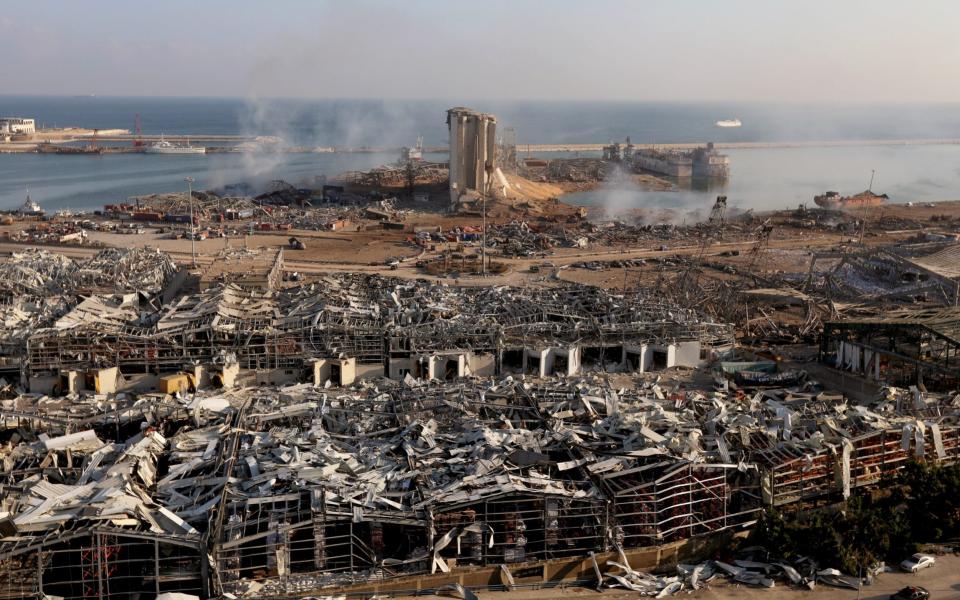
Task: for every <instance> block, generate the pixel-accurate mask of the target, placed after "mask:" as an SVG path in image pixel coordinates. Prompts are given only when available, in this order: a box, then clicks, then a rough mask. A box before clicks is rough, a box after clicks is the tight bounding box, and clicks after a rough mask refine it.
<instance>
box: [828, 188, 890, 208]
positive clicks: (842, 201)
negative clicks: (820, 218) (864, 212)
mask: <svg viewBox="0 0 960 600" xmlns="http://www.w3.org/2000/svg"><path fill="white" fill-rule="evenodd" d="M888 199H889V196H887V195H886V194H874V193H873V192H871V191H869V190H867V191H865V192H860V193H859V194H856V195H853V196H841V195H840V194H838V193H837V192H827V193H825V194H821V195H820V196H815V197H814V199H813V201H814V202H816V203H817V206H820V207H823V208H830V209H834V210H844V209H856V208H870V207H873V206H880V205H881V204H883V203H885V202H886V201H887V200H888Z"/></svg>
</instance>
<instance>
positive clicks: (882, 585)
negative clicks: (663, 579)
mask: <svg viewBox="0 0 960 600" xmlns="http://www.w3.org/2000/svg"><path fill="white" fill-rule="evenodd" d="M908 585H919V586H922V587H925V588H927V590H929V591H930V598H931V600H960V557H957V556H940V557H938V558H937V564H936V565H935V566H934V567H932V568H930V569H927V570H926V571H922V572H920V573H918V574H916V575H912V574H909V573H899V572H897V573H884V574H883V575H880V576H879V577H877V578H876V580H875V581H874V583H873V585H870V586H865V587H864V588H863V591H862V593H861V595H860V598H861V600H887V598H889V597H890V594H893V593H894V592H896V591H898V590H900V589H901V588H903V587H905V586H908ZM479 596H480V600H588V599H589V598H599V599H600V600H637V599H638V598H641V596H640V594H638V593H636V592H629V591H625V590H620V589H609V590H605V591H604V592H603V593H602V594H598V593H597V592H595V591H593V590H588V589H583V588H569V589H542V590H518V591H513V592H480V593H479ZM428 597H429V596H428ZM672 597H673V598H675V599H677V600H680V599H683V598H690V599H691V600H774V599H776V600H781V599H787V600H856V599H857V591H856V590H849V589H841V588H832V587H829V586H825V585H820V586H817V588H816V589H814V590H813V591H811V590H807V589H798V588H792V587H788V586H785V585H780V583H779V582H778V583H777V587H775V588H773V589H764V588H753V587H748V586H744V585H731V584H730V583H728V582H727V581H726V580H718V581H714V582H713V583H711V584H710V587H709V588H708V589H701V590H697V591H695V592H690V591H683V592H680V593H679V594H677V595H675V596H672ZM418 598H421V599H422V598H423V596H419V597H418Z"/></svg>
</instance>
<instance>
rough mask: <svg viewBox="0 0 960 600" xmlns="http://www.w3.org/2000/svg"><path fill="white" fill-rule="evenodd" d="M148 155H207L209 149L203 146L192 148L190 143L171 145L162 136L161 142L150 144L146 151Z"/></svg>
mask: <svg viewBox="0 0 960 600" xmlns="http://www.w3.org/2000/svg"><path fill="white" fill-rule="evenodd" d="M144 152H145V153H147V154H206V153H207V149H206V148H205V147H203V146H191V145H190V142H189V141H188V142H187V144H186V145H185V146H178V145H176V144H171V143H170V142H168V141H167V140H165V139H163V136H162V135H161V136H160V141H159V142H157V143H155V144H150V145H149V146H147V147H146V149H144Z"/></svg>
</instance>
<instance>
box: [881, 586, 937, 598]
mask: <svg viewBox="0 0 960 600" xmlns="http://www.w3.org/2000/svg"><path fill="white" fill-rule="evenodd" d="M929 598H930V592H928V591H927V590H926V588H922V587H917V586H913V585H911V586H907V587H905V588H903V589H902V590H900V591H899V592H897V593H896V594H891V595H890V600H928V599H929Z"/></svg>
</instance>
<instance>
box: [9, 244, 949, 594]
mask: <svg viewBox="0 0 960 600" xmlns="http://www.w3.org/2000/svg"><path fill="white" fill-rule="evenodd" d="M105 252H107V251H105ZM109 252H110V253H113V254H111V255H110V256H107V255H104V256H100V257H95V258H94V259H91V260H90V261H86V262H83V263H75V262H73V261H69V260H68V259H62V260H61V259H60V258H54V257H52V255H44V254H43V253H29V254H25V255H20V256H17V257H14V260H12V261H11V262H9V263H6V264H5V265H3V266H2V268H3V269H6V273H4V276H3V277H0V287H2V289H0V293H2V294H3V301H4V304H3V311H4V313H3V314H4V319H5V322H6V323H7V327H6V328H5V329H4V336H3V339H2V340H0V358H2V361H3V362H2V367H3V374H4V377H5V378H6V382H7V383H6V385H4V386H3V388H2V396H0V398H2V399H0V416H2V420H3V428H2V434H0V455H2V457H3V463H2V468H0V534H2V538H0V597H3V598H22V597H47V598H54V597H62V598H136V597H157V598H162V597H166V598H182V597H190V596H196V597H228V598H229V597H233V598H269V597H278V598H279V597H296V596H304V595H311V594H320V593H322V594H332V593H338V594H339V593H346V592H350V593H371V594H372V593H381V592H390V591H395V592H404V591H405V592H414V591H417V590H423V589H439V588H441V587H443V586H447V585H451V586H454V588H455V589H457V586H465V587H468V588H470V587H472V588H488V587H497V586H502V587H506V588H508V589H509V588H510V587H511V586H513V585H515V584H516V583H523V582H537V583H549V582H559V581H587V582H595V583H596V582H598V581H599V582H607V581H610V578H613V579H612V580H613V581H614V583H616V582H619V584H620V585H624V586H627V587H631V586H632V587H631V589H638V586H639V587H641V588H643V589H656V590H661V589H663V590H667V589H673V590H674V591H676V589H679V588H678V587H676V586H677V585H678V583H677V582H676V581H666V580H662V579H658V578H654V579H650V580H647V579H644V578H643V577H641V575H640V574H638V572H636V571H633V570H632V568H638V569H645V568H646V569H649V568H656V567H660V566H663V565H665V564H670V563H671V561H672V563H673V564H675V563H676V561H677V559H678V557H686V556H694V555H696V554H697V553H698V552H702V551H703V550H704V548H705V547H706V546H707V545H708V544H709V543H711V540H717V539H723V538H724V536H731V535H734V534H736V533H738V532H742V531H744V530H746V529H747V528H749V527H750V526H751V525H752V524H753V523H754V522H755V521H756V520H757V519H758V518H759V515H760V513H761V511H763V510H764V509H765V508H766V507H793V506H800V505H802V504H803V503H806V502H810V501H815V500H817V499H823V500H829V499H831V498H843V497H847V496H849V494H850V493H851V490H853V489H855V488H857V487H862V486H868V485H875V484H877V483H878V482H879V481H880V480H881V479H882V478H884V477H887V476H889V475H892V474H894V473H896V472H897V471H898V470H899V469H900V468H902V467H903V466H904V465H905V464H907V463H908V462H909V461H910V460H912V459H915V458H920V457H922V458H924V459H926V460H930V461H935V462H944V463H947V462H955V461H956V460H957V457H958V455H960V427H958V424H957V416H958V414H960V412H958V407H960V398H957V397H953V396H951V395H950V394H933V393H924V392H922V391H920V390H918V389H913V390H910V391H907V390H903V389H897V388H887V389H885V390H884V393H883V394H882V395H881V396H880V397H878V398H877V399H876V400H875V401H874V402H873V403H871V404H853V403H850V402H849V401H847V400H846V399H845V398H844V397H843V396H841V395H839V394H831V393H828V392H824V391H822V390H820V389H819V388H817V387H816V386H814V385H812V384H811V383H810V382H804V383H799V384H798V385H797V386H795V387H792V388H789V389H787V388H777V387H768V388H765V389H760V390H758V391H751V392H749V393H744V391H743V389H742V388H741V389H738V390H735V391H731V390H730V388H729V387H727V386H725V385H724V386H719V387H718V388H716V389H715V390H694V389H685V388H684V387H683V386H681V385H679V384H671V383H666V382H665V381H657V380H656V379H655V376H653V375H652V376H651V377H644V378H637V379H635V380H634V382H635V383H636V385H631V386H624V387H617V386H616V385H615V384H613V383H611V377H610V375H611V374H613V373H629V372H634V373H645V372H659V371H662V370H664V369H667V368H669V367H674V366H686V367H697V366H702V365H705V364H707V363H708V362H712V361H715V360H716V359H718V358H722V357H725V356H727V355H728V354H729V353H730V352H731V351H732V349H733V345H734V340H733V331H732V328H731V327H730V326H729V325H725V324H721V323H715V322H712V321H711V320H710V319H708V318H706V317H703V316H701V315H699V314H697V313H696V312H694V311H691V310H685V309H681V308H677V307H676V306H671V305H668V304H666V303H664V302H663V301H662V300H658V299H657V298H654V297H648V296H643V295H640V294H634V295H615V294H611V293H608V292H604V291H602V290H599V289H595V288H589V287H584V286H575V285H559V286H557V287H553V288H543V289H535V288H529V289H528V288H522V289H521V288H510V287H500V288H484V289H472V290H466V289H462V288H455V287H448V286H441V285H436V284H432V283H428V282H424V281H404V280H400V279H389V278H383V277H374V276H358V275H338V276H330V277H327V278H325V279H324V280H323V281H322V282H320V283H315V284H307V285H303V286H300V287H294V288H288V289H284V290H272V289H258V288H256V287H243V286H240V285H236V284H224V285H217V286H211V287H209V288H208V289H203V290H202V291H195V292H190V293H183V292H182V291H181V290H180V289H179V286H181V285H182V284H183V281H182V275H181V274H180V273H179V272H178V271H177V269H176V268H175V267H174V266H173V264H172V262H169V259H168V258H166V257H165V256H164V255H162V254H160V253H156V252H150V251H140V250H137V251H117V250H110V251H109ZM129 253H136V255H134V256H130V255H129ZM119 261H125V262H123V263H122V264H123V265H125V266H124V267H123V268H122V269H120V270H117V269H116V268H115V267H112V266H111V265H116V264H117V263H118V262H119ZM27 390H29V391H27ZM624 565H626V569H627V571H626V574H618V569H622V568H624ZM631 566H632V568H631ZM700 574H702V572H701V573H700ZM741 575H742V574H741ZM651 577H652V576H651ZM644 586H647V587H644ZM459 589H460V592H461V593H463V591H464V590H463V588H462V587H461V588H459Z"/></svg>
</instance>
